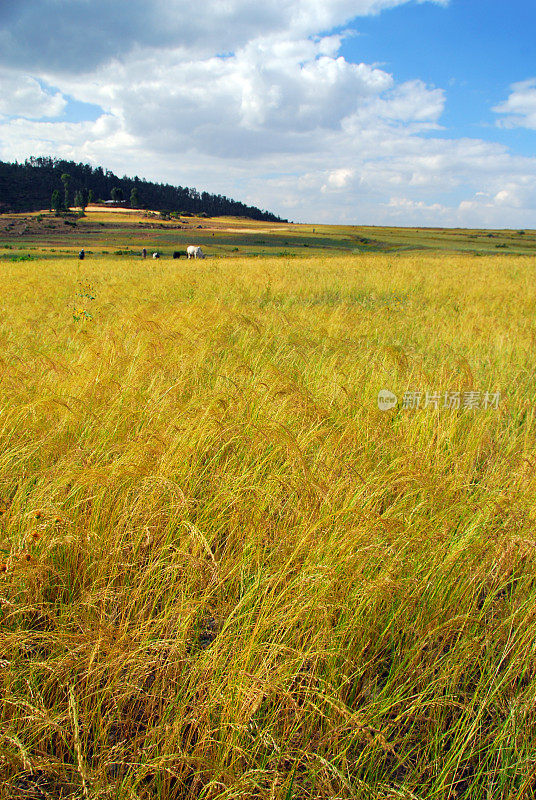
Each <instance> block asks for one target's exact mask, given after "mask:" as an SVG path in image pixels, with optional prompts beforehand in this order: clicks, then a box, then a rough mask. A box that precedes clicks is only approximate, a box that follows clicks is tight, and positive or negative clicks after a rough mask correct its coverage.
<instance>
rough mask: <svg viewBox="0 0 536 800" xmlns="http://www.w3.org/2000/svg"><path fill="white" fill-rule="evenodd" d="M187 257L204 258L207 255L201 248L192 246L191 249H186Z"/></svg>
mask: <svg viewBox="0 0 536 800" xmlns="http://www.w3.org/2000/svg"><path fill="white" fill-rule="evenodd" d="M186 255H187V256H188V258H204V257H205V255H204V253H203V251H202V250H201V248H200V247H197V246H196V245H195V244H191V245H190V246H189V247H187V248H186Z"/></svg>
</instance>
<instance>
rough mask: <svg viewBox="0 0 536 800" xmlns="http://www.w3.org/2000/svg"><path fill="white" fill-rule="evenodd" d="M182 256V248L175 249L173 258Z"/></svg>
mask: <svg viewBox="0 0 536 800" xmlns="http://www.w3.org/2000/svg"><path fill="white" fill-rule="evenodd" d="M181 256H182V253H181V251H180V250H174V251H173V258H180V257H181Z"/></svg>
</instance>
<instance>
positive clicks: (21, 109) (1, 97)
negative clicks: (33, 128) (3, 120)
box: [0, 69, 67, 119]
mask: <svg viewBox="0 0 536 800" xmlns="http://www.w3.org/2000/svg"><path fill="white" fill-rule="evenodd" d="M66 105H67V101H66V100H65V98H64V97H63V96H62V94H61V92H55V93H54V94H52V93H50V92H47V91H46V90H45V89H43V88H42V86H41V85H40V83H39V82H38V81H37V80H35V78H32V77H31V76H29V75H20V74H18V73H16V72H14V71H12V70H5V69H0V115H3V116H8V117H9V116H19V117H26V118H27V119H41V118H42V117H57V116H59V115H60V114H61V113H62V111H63V110H64V109H65V106H66Z"/></svg>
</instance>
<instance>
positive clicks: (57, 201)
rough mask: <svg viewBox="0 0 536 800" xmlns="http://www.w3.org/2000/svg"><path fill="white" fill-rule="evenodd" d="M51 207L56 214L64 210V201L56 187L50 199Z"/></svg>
mask: <svg viewBox="0 0 536 800" xmlns="http://www.w3.org/2000/svg"><path fill="white" fill-rule="evenodd" d="M50 207H51V209H52V210H53V211H55V212H56V215H57V214H59V213H60V212H61V211H62V210H63V203H62V201H61V194H60V193H59V191H58V190H57V189H54V191H53V192H52V197H51V199H50Z"/></svg>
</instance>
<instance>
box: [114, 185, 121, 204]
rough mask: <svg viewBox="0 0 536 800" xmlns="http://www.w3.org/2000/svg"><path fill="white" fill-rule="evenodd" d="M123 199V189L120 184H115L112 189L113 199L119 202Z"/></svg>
mask: <svg viewBox="0 0 536 800" xmlns="http://www.w3.org/2000/svg"><path fill="white" fill-rule="evenodd" d="M122 199H123V190H122V189H121V187H120V186H114V188H113V189H112V200H113V201H114V202H115V203H119V202H120V201H121V200H122Z"/></svg>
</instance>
